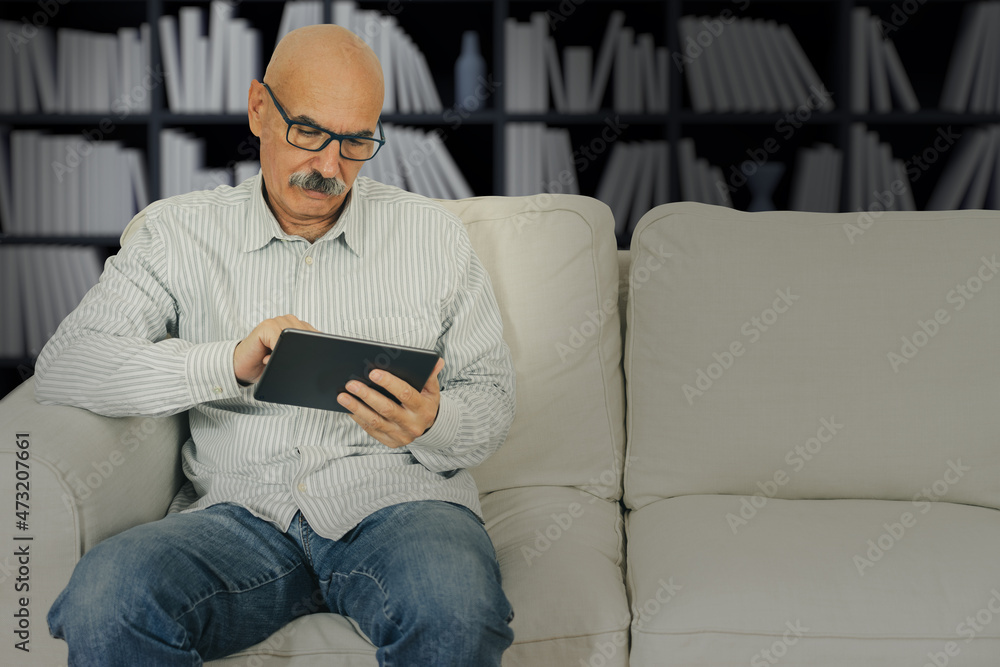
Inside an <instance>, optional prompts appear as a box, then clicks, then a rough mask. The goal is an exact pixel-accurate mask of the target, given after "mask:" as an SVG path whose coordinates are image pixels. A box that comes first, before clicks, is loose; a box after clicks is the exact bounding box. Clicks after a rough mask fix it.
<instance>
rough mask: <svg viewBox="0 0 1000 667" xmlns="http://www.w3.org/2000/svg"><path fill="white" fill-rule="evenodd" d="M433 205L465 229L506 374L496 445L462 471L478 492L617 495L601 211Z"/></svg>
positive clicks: (581, 202) (615, 396) (615, 355)
mask: <svg viewBox="0 0 1000 667" xmlns="http://www.w3.org/2000/svg"><path fill="white" fill-rule="evenodd" d="M440 203H441V204H442V205H443V206H444V207H445V208H447V209H448V210H450V211H452V212H453V213H455V214H456V215H458V216H459V217H460V218H461V219H462V221H463V222H464V223H465V225H466V228H467V229H468V232H469V236H470V238H471V239H472V244H473V246H474V247H475V250H476V253H477V255H478V256H479V257H480V259H481V260H482V262H483V264H484V265H485V267H486V269H487V271H488V272H489V274H490V278H491V281H492V283H493V290H494V293H495V294H496V298H497V302H498V304H499V306H500V311H501V314H502V316H503V324H504V339H505V340H506V341H507V344H508V345H509V346H510V349H511V354H512V356H513V359H514V365H515V368H516V371H517V413H516V416H515V418H514V423H513V425H512V427H511V429H510V432H509V434H508V437H507V441H506V442H505V443H504V445H503V446H502V447H501V448H500V449H499V450H498V451H497V453H496V454H494V455H493V456H492V457H491V458H490V459H488V460H487V461H486V462H485V463H484V464H482V465H481V466H479V467H478V468H475V469H474V470H473V474H474V475H475V477H476V480H477V482H478V484H479V490H480V492H481V493H488V492H491V491H497V490H502V489H508V488H513V487H520V486H540V485H542V486H546V485H554V486H575V487H579V488H581V489H583V490H585V491H587V492H590V493H592V494H594V495H596V496H598V497H601V498H620V497H621V464H622V459H623V456H624V446H625V428H624V416H625V404H624V381H623V377H622V372H621V353H622V342H621V333H620V328H619V316H618V257H617V244H616V240H615V235H614V220H613V218H612V215H611V211H610V209H609V208H608V207H607V206H606V205H604V204H603V203H601V202H599V201H597V200H595V199H591V198H588V197H580V196H574V195H547V194H544V195H536V196H530V197H477V198H471V199H463V200H457V201H446V200H441V201H440Z"/></svg>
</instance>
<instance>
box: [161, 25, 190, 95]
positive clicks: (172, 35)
mask: <svg viewBox="0 0 1000 667" xmlns="http://www.w3.org/2000/svg"><path fill="white" fill-rule="evenodd" d="M157 26H158V27H159V29H160V55H161V56H162V57H163V76H164V79H165V82H166V84H167V102H168V106H169V109H170V110H171V111H173V112H174V113H179V112H182V111H184V110H185V109H186V105H185V102H184V98H183V93H184V91H185V90H186V86H185V85H184V83H183V81H182V76H181V58H180V46H179V44H180V42H179V40H178V37H177V17H176V16H171V15H170V14H164V15H163V16H161V17H160V18H159V20H158V21H157Z"/></svg>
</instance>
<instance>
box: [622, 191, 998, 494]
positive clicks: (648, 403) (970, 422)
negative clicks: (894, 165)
mask: <svg viewBox="0 0 1000 667" xmlns="http://www.w3.org/2000/svg"><path fill="white" fill-rule="evenodd" d="M631 260H632V261H631V269H630V285H629V296H628V299H629V301H628V312H627V318H626V322H627V335H626V344H625V373H626V379H627V385H626V391H627V396H628V414H627V427H628V433H629V446H628V452H627V457H626V461H627V463H626V470H625V502H626V504H627V505H628V506H629V507H631V508H639V507H642V506H644V505H647V504H649V503H651V502H654V501H656V500H658V499H662V498H669V497H672V496H679V495H686V494H737V495H745V496H753V495H758V496H763V497H765V498H770V497H778V498H882V499H895V500H907V501H913V502H914V504H918V503H926V502H929V501H934V500H948V501H954V502H959V503H969V504H976V505H984V506H988V507H998V508H1000V444H998V443H1000V353H998V341H1000V276H998V273H1000V213H998V212H996V211H989V212H987V211H961V212H916V213H905V212H888V213H881V214H879V213H857V214H853V213H847V214H820V213H798V212H766V213H742V212H738V211H734V210H731V209H728V208H723V207H716V206H708V205H704V204H694V203H679V204H669V205H664V206H661V207H658V208H656V209H654V210H653V211H650V212H649V213H648V214H647V215H646V216H644V217H643V218H642V220H640V222H639V223H638V225H637V227H636V229H635V231H634V233H633V239H632V246H631ZM761 502H762V501H760V500H756V499H755V500H754V504H755V505H759V504H761ZM748 511H749V510H748Z"/></svg>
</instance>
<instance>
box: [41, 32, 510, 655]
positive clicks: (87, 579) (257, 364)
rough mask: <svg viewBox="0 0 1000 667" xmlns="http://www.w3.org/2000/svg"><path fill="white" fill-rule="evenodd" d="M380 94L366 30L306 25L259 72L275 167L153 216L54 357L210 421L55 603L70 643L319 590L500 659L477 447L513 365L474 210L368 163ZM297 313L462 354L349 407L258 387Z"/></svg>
mask: <svg viewBox="0 0 1000 667" xmlns="http://www.w3.org/2000/svg"><path fill="white" fill-rule="evenodd" d="M382 95H383V84H382V73H381V68H380V66H379V63H378V60H377V58H376V57H375V55H374V53H373V52H372V51H371V50H370V49H369V48H368V47H367V46H365V45H364V43H363V42H362V41H361V40H360V39H358V38H357V37H356V36H355V35H353V34H351V33H350V32H348V31H347V30H344V29H343V28H339V27H336V26H329V25H324V26H311V27H308V28H302V29H300V30H296V31H294V32H292V33H290V34H289V35H288V36H287V37H285V39H283V40H282V41H281V43H280V44H279V45H278V46H277V48H276V49H275V52H274V55H273V57H272V59H271V62H270V64H269V65H268V68H267V71H266V73H265V75H264V82H263V83H261V82H257V81H254V82H253V84H252V85H251V88H250V93H249V119H250V128H251V130H252V131H253V133H254V134H255V135H256V136H258V137H259V138H260V152H261V174H260V175H259V176H258V177H255V178H252V179H249V180H248V181H246V182H245V183H243V184H241V185H240V186H238V187H236V188H228V187H222V188H218V189H216V190H214V191H208V192H197V193H191V194H188V195H182V196H179V197H174V198H171V199H167V200H163V201H160V202H156V203H154V204H153V205H151V206H150V207H149V208H147V209H146V210H145V211H144V212H143V213H141V214H140V215H139V216H137V220H135V221H133V224H132V228H133V229H134V232H133V233H132V234H131V237H130V239H129V240H128V241H127V242H126V243H125V245H124V247H123V248H122V250H121V251H120V252H119V253H118V255H117V256H115V257H113V258H112V259H110V260H109V261H108V263H107V264H106V267H105V271H104V274H103V276H102V278H101V282H100V283H99V284H98V285H97V286H96V287H95V288H94V289H93V290H91V291H90V292H89V293H88V294H87V296H86V297H85V298H84V300H83V301H82V302H81V304H80V306H79V307H78V308H77V309H76V310H75V311H74V312H73V313H72V314H71V315H70V316H69V317H67V319H66V320H65V321H64V322H63V324H62V325H61V326H60V327H59V330H58V331H57V332H56V334H55V335H54V336H53V338H52V340H50V341H49V343H48V344H47V345H46V347H45V349H44V350H43V351H42V353H41V355H40V356H39V359H38V365H37V371H36V378H37V380H36V397H37V398H38V400H39V401H41V402H43V403H69V404H73V405H77V406H80V407H84V408H87V409H90V410H92V411H94V412H98V413H101V414H105V415H111V416H122V415H168V414H175V413H178V412H181V411H184V410H189V413H188V414H189V420H190V425H191V438H190V439H189V440H188V442H187V443H185V445H184V447H183V450H182V462H183V466H184V472H185V474H186V475H187V477H188V478H189V480H190V485H189V486H190V488H189V491H190V493H189V494H188V495H189V498H188V502H190V506H189V507H188V508H187V510H186V511H183V512H173V513H170V514H168V516H167V517H166V518H164V519H162V520H160V521H157V522H153V523H151V524H146V525H143V526H137V527H135V528H132V529H130V530H127V531H125V532H123V533H121V534H119V535H116V536H114V537H112V538H109V539H108V540H106V541H104V542H102V543H101V544H99V545H97V547H95V548H94V549H92V550H91V551H90V552H88V553H87V554H86V555H85V556H84V557H83V559H82V560H81V561H80V563H79V564H78V565H77V567H76V569H75V571H74V573H73V576H72V578H71V580H70V583H69V585H68V586H67V588H66V590H65V591H63V593H62V594H61V595H60V597H59V598H58V599H57V600H56V602H55V603H54V604H53V607H52V609H51V610H50V612H49V626H50V630H51V632H52V634H53V635H54V636H56V637H60V638H64V639H65V640H66V641H67V643H68V645H69V655H70V658H69V659H70V664H71V665H95V666H96V665H99V666H100V667H112V666H115V665H123V666H126V665H127V666H128V667H135V666H137V665H142V666H143V667H155V666H158V665H200V664H201V663H202V661H203V660H211V659H214V658H219V657H222V656H225V655H228V654H231V653H233V652H235V651H237V650H240V649H243V648H245V647H248V646H251V645H253V644H255V643H257V642H260V641H263V640H264V639H266V638H267V637H268V636H269V635H270V634H272V633H273V632H276V631H277V630H279V629H280V628H281V627H282V626H284V625H285V624H286V623H288V622H289V621H291V620H292V619H293V618H295V617H297V616H300V615H303V614H305V613H309V612H310V611H315V610H316V609H317V604H316V603H315V601H316V600H319V601H320V604H319V608H320V609H329V610H331V611H334V612H336V613H340V614H344V615H346V616H348V617H350V618H352V619H354V620H355V621H356V622H357V624H358V626H359V627H360V628H361V630H362V631H363V632H364V633H365V634H366V635H367V636H368V637H369V638H370V639H371V641H372V642H373V643H374V644H376V645H377V646H378V653H377V655H378V659H379V661H380V663H381V664H392V665H406V666H411V667H412V666H417V665H429V666H434V667H441V666H443V665H462V666H463V667H469V666H473V665H474V666H476V667H480V666H484V665H499V664H500V656H501V654H502V652H503V651H504V649H506V648H507V646H509V645H510V643H511V641H512V639H513V634H512V631H511V630H510V627H509V622H510V619H511V618H512V615H513V612H512V610H511V608H510V604H509V602H508V601H507V599H506V597H505V596H504V594H503V591H502V589H501V587H500V574H499V568H498V566H497V562H496V556H495V554H494V551H493V546H492V544H491V543H490V540H489V537H488V536H487V534H486V532H485V530H484V528H483V525H482V522H481V520H480V519H479V517H478V515H479V512H480V510H479V504H478V494H477V491H476V487H475V483H474V482H473V480H472V477H471V475H470V474H469V472H468V471H467V470H466V469H467V468H469V467H472V466H475V465H477V464H479V463H481V462H482V461H483V460H484V459H486V458H487V457H488V456H489V455H490V454H491V453H492V452H493V451H495V449H496V448H497V447H498V446H499V444H500V443H501V442H502V441H503V439H504V437H505V436H506V432H507V429H508V428H509V426H510V422H511V419H512V417H513V409H514V393H513V390H514V375H513V367H512V364H511V360H510V354H509V350H508V349H507V347H506V345H505V344H504V343H503V340H502V338H501V320H500V316H499V313H498V309H497V305H496V302H495V300H494V297H493V294H492V291H491V286H490V281H489V277H488V275H487V274H486V272H485V271H484V269H483V267H482V265H481V263H480V262H479V260H478V258H477V257H476V255H475V254H474V252H473V251H472V248H471V245H470V243H469V239H468V236H467V235H466V233H465V230H464V228H463V227H462V224H461V222H460V221H459V220H458V219H457V218H455V217H454V216H452V215H450V214H448V213H446V212H445V211H444V210H443V209H442V208H440V207H438V206H436V205H435V204H433V202H430V201H428V200H426V199H424V198H421V197H418V196H415V195H411V194H409V193H406V192H403V191H401V190H398V189H395V188H391V187H388V186H385V185H381V184H378V183H375V182H373V181H371V180H369V179H365V178H358V172H359V170H360V169H361V167H362V165H363V164H364V160H365V159H366V158H369V157H371V156H372V155H373V154H374V152H375V151H377V149H378V146H379V142H378V141H376V140H377V139H380V133H381V125H380V123H379V122H378V117H379V113H380V110H381V107H382ZM284 313H294V315H289V314H284ZM300 317H301V318H302V319H299V318H300ZM285 327H298V328H306V329H313V328H314V327H315V328H316V329H318V330H321V331H327V332H332V333H341V334H348V335H353V336H359V337H365V338H372V339H376V340H381V341H385V342H390V343H397V344H404V345H412V346H420V347H428V348H434V349H436V350H437V351H438V353H439V354H440V355H441V357H442V359H441V360H439V361H438V364H437V366H436V367H435V370H434V373H433V375H432V377H431V379H430V380H429V381H428V382H427V384H426V386H425V387H424V388H423V390H422V391H419V392H418V391H415V390H413V389H412V388H410V387H409V385H406V384H405V383H404V382H403V381H402V380H400V379H398V378H395V377H393V376H391V375H390V374H388V373H384V372H383V373H382V374H381V376H379V377H376V373H377V372H375V373H373V375H372V379H373V380H374V381H375V382H377V383H378V384H380V385H381V386H382V387H384V388H386V389H387V390H389V391H390V392H391V393H393V394H394V395H395V396H396V397H397V398H399V399H400V400H401V404H399V405H397V404H396V403H394V402H392V401H390V400H389V399H387V398H385V397H383V396H381V395H379V394H378V393H377V392H375V391H372V390H370V389H368V388H366V387H364V386H363V385H360V386H356V384H350V385H349V386H348V390H349V393H344V394H341V396H340V400H341V402H342V404H343V405H344V406H345V407H347V408H348V409H349V410H350V413H351V414H350V415H347V414H344V413H338V412H332V411H322V410H309V409H300V408H292V407H287V406H280V405H275V404H269V403H260V402H257V401H255V400H254V399H253V397H252V394H253V386H252V385H253V383H254V382H255V381H256V380H257V379H258V378H259V377H260V375H261V373H262V372H263V369H264V366H265V364H266V362H267V360H268V355H269V353H270V350H271V348H272V347H273V345H274V344H275V341H276V340H277V337H278V335H279V333H280V332H281V330H282V329H283V328H285ZM247 331H249V334H247Z"/></svg>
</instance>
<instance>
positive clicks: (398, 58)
mask: <svg viewBox="0 0 1000 667" xmlns="http://www.w3.org/2000/svg"><path fill="white" fill-rule="evenodd" d="M390 33H391V36H390V39H391V40H392V66H391V67H390V68H389V74H388V76H389V78H391V79H392V80H393V81H394V82H395V83H394V85H395V88H396V111H397V112H399V113H411V112H412V111H413V101H411V99H410V96H411V95H410V87H409V81H408V79H406V78H405V77H403V76H402V73H403V72H404V71H405V68H406V61H407V59H408V57H409V56H408V54H407V51H406V40H405V39H404V38H403V31H402V28H400V27H399V26H397V25H393V26H391V30H390Z"/></svg>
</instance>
